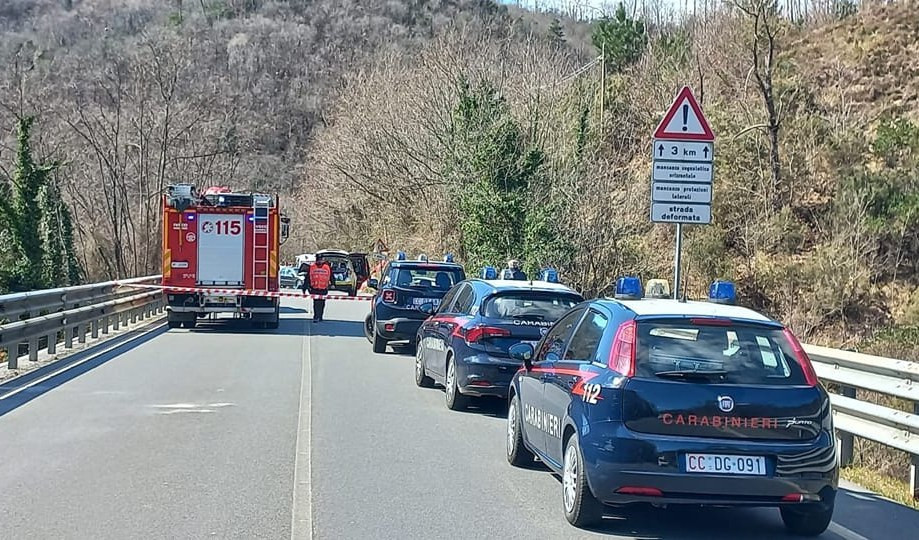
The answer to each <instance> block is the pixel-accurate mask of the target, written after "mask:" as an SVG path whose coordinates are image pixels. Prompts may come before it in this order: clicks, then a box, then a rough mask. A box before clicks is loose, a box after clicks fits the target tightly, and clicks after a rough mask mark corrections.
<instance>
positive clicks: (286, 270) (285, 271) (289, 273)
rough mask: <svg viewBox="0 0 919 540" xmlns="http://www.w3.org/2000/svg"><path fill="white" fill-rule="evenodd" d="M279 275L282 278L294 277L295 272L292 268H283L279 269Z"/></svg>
mask: <svg viewBox="0 0 919 540" xmlns="http://www.w3.org/2000/svg"><path fill="white" fill-rule="evenodd" d="M281 275H282V276H296V275H297V272H296V271H294V269H293V268H290V267H289V266H285V267H284V268H281Z"/></svg>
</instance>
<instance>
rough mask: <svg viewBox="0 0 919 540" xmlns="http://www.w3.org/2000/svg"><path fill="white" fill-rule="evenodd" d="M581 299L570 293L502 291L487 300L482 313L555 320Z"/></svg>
mask: <svg viewBox="0 0 919 540" xmlns="http://www.w3.org/2000/svg"><path fill="white" fill-rule="evenodd" d="M581 301H582V298H581V297H580V296H577V295H575V294H570V293H539V292H529V291H521V292H513V293H500V294H498V295H495V296H492V297H491V298H489V299H488V300H487V301H486V302H485V305H483V306H482V314H483V315H484V316H485V317H489V318H494V319H520V320H528V321H548V322H555V321H557V320H558V319H559V318H560V317H561V316H562V315H564V314H565V313H566V312H567V311H568V310H569V309H571V308H573V307H574V306H576V305H577V304H579V303H580V302H581Z"/></svg>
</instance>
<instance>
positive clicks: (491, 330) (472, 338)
mask: <svg viewBox="0 0 919 540" xmlns="http://www.w3.org/2000/svg"><path fill="white" fill-rule="evenodd" d="M509 335H511V331H510V330H507V329H506V328H497V327H494V326H473V327H472V328H468V329H467V330H466V335H465V338H466V343H467V344H469V345H472V344H473V343H478V342H479V341H482V340H483V339H487V338H491V337H506V336H509Z"/></svg>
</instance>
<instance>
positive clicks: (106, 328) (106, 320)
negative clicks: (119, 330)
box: [102, 315, 109, 335]
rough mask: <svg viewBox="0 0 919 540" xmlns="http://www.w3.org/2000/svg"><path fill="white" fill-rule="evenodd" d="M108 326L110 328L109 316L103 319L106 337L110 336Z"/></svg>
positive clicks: (103, 331)
mask: <svg viewBox="0 0 919 540" xmlns="http://www.w3.org/2000/svg"><path fill="white" fill-rule="evenodd" d="M108 326H109V316H108V315H106V316H105V317H102V333H103V334H105V335H107V334H108Z"/></svg>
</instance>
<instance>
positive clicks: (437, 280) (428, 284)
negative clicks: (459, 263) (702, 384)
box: [390, 267, 465, 292]
mask: <svg viewBox="0 0 919 540" xmlns="http://www.w3.org/2000/svg"><path fill="white" fill-rule="evenodd" d="M464 279H465V276H464V275H463V272H461V271H460V270H458V269H456V268H437V267H432V268H394V269H393V270H392V274H391V276H390V282H391V283H392V284H393V285H395V286H396V287H402V288H405V289H427V290H435V291H444V292H446V291H448V290H450V288H451V287H453V286H454V285H456V284H457V283H459V282H460V281H463V280H464Z"/></svg>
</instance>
